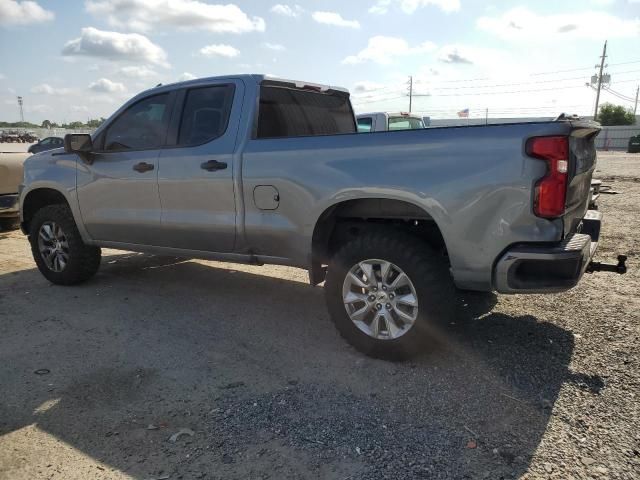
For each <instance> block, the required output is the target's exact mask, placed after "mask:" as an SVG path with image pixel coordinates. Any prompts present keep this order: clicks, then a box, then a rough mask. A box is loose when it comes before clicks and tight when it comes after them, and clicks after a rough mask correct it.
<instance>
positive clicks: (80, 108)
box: [70, 105, 89, 113]
mask: <svg viewBox="0 0 640 480" xmlns="http://www.w3.org/2000/svg"><path fill="white" fill-rule="evenodd" d="M70 110H71V111H72V112H82V113H89V107H87V106H86V105H71V107H70Z"/></svg>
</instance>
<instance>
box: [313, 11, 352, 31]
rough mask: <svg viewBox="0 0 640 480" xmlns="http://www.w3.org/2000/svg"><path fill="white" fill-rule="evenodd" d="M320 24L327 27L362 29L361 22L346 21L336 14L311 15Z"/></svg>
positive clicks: (318, 13)
mask: <svg viewBox="0 0 640 480" xmlns="http://www.w3.org/2000/svg"><path fill="white" fill-rule="evenodd" d="M311 16H312V17H313V19H314V20H315V21H316V22H318V23H324V24H325V25H334V26H336V27H346V28H360V22H358V21H357V20H346V19H344V18H342V15H340V14H339V13H336V12H313V14H312V15H311Z"/></svg>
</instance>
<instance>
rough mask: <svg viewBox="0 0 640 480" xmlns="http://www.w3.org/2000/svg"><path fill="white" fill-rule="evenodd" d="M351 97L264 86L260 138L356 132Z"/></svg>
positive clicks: (259, 116)
mask: <svg viewBox="0 0 640 480" xmlns="http://www.w3.org/2000/svg"><path fill="white" fill-rule="evenodd" d="M355 132H356V125H355V122H354V117H353V110H352V109H351V104H350V103H349V97H348V96H346V95H340V94H331V93H321V92H315V91H310V90H299V89H295V88H288V87H275V86H264V85H263V86H261V87H260V109H259V113H258V135H257V136H258V138H281V137H301V136H310V135H337V134H341V133H355Z"/></svg>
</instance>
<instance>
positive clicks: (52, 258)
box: [38, 221, 69, 273]
mask: <svg viewBox="0 0 640 480" xmlns="http://www.w3.org/2000/svg"><path fill="white" fill-rule="evenodd" d="M38 250H39V251H40V256H41V257H42V260H44V263H45V264H46V265H47V268H48V269H49V270H51V271H53V272H56V273H60V272H62V271H63V270H64V269H65V268H66V266H67V263H69V242H68V241H67V237H66V235H65V234H64V231H63V230H62V228H61V227H60V225H58V224H57V223H55V222H52V221H48V222H44V223H43V224H42V225H41V226H40V230H39V231H38Z"/></svg>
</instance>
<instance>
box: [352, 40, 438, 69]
mask: <svg viewBox="0 0 640 480" xmlns="http://www.w3.org/2000/svg"><path fill="white" fill-rule="evenodd" d="M435 49H436V45H435V44H434V43H433V42H424V43H422V44H420V45H418V46H416V47H411V46H409V44H408V43H407V41H406V40H405V39H404V38H398V37H385V36H382V35H377V36H375V37H371V38H370V39H369V42H368V43H367V47H366V48H365V49H363V50H361V51H359V52H358V53H357V54H355V55H349V56H348V57H346V58H345V59H344V60H343V61H342V63H345V64H347V65H355V64H358V63H364V62H375V63H379V64H381V65H388V64H390V63H392V61H393V59H394V58H395V57H398V56H404V55H411V54H415V53H425V52H432V51H434V50H435Z"/></svg>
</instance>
